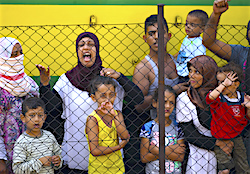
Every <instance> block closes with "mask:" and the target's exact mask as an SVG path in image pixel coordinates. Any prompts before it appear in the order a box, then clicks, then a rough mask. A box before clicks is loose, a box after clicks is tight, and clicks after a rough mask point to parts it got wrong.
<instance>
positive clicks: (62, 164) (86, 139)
mask: <svg viewBox="0 0 250 174" xmlns="http://www.w3.org/2000/svg"><path fill="white" fill-rule="evenodd" d="M228 6H229V3H228V1H227V0H215V1H214V3H213V12H212V14H211V16H210V18H209V17H208V15H207V13H206V12H205V11H203V10H193V11H191V12H189V13H188V15H187V19H186V24H185V31H186V34H187V35H186V37H185V38H184V40H183V42H182V45H181V48H180V51H179V52H178V53H176V54H175V55H171V54H169V53H167V43H168V42H169V40H170V38H171V33H170V32H169V28H168V24H167V21H166V20H165V19H164V18H163V24H164V30H165V32H164V48H165V52H166V54H165V56H164V58H163V59H164V84H165V87H164V108H165V109H164V117H165V173H172V174H184V173H185V174H193V173H209V174H229V173H236V174H238V173H239V174H243V173H249V174H250V167H249V163H250V130H249V127H250V126H249V119H250V80H249V74H250V68H249V67H248V62H249V61H250V47H244V46H242V45H229V44H227V43H224V42H222V41H220V40H217V39H216V33H217V26H218V24H219V20H220V17H221V15H222V13H224V12H225V11H227V9H228ZM157 19H158V15H151V16H149V17H147V18H146V20H145V33H144V35H143V39H144V41H145V42H146V43H147V44H148V46H149V54H148V55H146V56H145V58H143V59H142V60H141V61H140V62H139V63H138V64H137V65H136V67H135V70H134V74H133V79H132V80H129V79H128V78H127V77H126V76H124V75H123V74H122V73H120V72H117V71H116V70H114V69H111V68H105V67H103V66H102V59H101V56H100V44H99V39H98V38H97V36H96V35H95V34H93V33H90V32H84V33H81V34H79V36H78V37H77V39H76V42H75V43H76V55H77V59H78V63H77V65H76V66H75V67H74V68H73V69H71V70H69V71H67V72H66V73H64V74H62V75H61V76H60V77H59V79H58V81H57V82H56V84H55V85H54V86H53V87H51V86H50V79H51V76H50V69H49V67H47V68H46V67H44V66H43V65H40V64H37V65H36V67H37V69H38V70H39V72H40V84H39V86H38V85H37V84H36V82H35V81H34V80H32V78H31V77H29V76H28V75H27V74H26V73H25V72H24V65H23V60H24V54H23V52H22V46H21V44H20V42H19V41H18V40H17V39H14V38H10V37H3V38H0V66H1V67H0V123H1V126H0V173H3V174H12V173H16V174H19V173H20V174H23V173H27V174H28V173H58V174H70V173H72V174H74V173H76V174H87V173H90V174H91V173H115V174H116V173H121V174H123V173H142V174H143V173H147V174H154V173H159V171H160V165H159V153H160V151H159V144H160V140H159V124H160V123H159V117H160V115H159V101H158V95H159V90H158V78H159V71H158V46H159V45H158V21H157ZM202 33H203V38H202V37H201V34H202ZM246 38H247V40H248V41H249V44H250V21H249V23H248V27H247V33H246ZM206 48H207V49H209V50H211V51H212V52H214V53H215V54H216V55H218V56H219V57H220V58H222V59H225V60H226V61H228V64H227V65H225V66H223V67H218V66H217V64H216V62H215V61H214V60H213V59H212V58H211V57H209V56H207V55H206ZM132 123H133V124H132ZM131 125H133V126H131ZM131 147H133V148H131ZM133 149H136V150H133Z"/></svg>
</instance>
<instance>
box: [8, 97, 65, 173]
mask: <svg viewBox="0 0 250 174" xmlns="http://www.w3.org/2000/svg"><path fill="white" fill-rule="evenodd" d="M44 110H45V104H44V102H43V100H42V99H40V98H37V97H32V98H27V99H25V100H24V102H23V103H22V114H21V115H20V117H21V120H22V122H23V123H25V124H26V128H27V129H26V131H25V132H24V133H23V134H22V135H21V136H20V137H19V138H18V139H17V141H16V143H15V146H14V151H13V171H14V173H15V174H24V173H26V174H29V173H39V174H45V173H46V174H48V173H50V174H53V173H54V169H59V168H60V167H61V166H62V160H61V152H62V150H61V148H60V145H59V144H58V143H57V141H56V139H55V137H54V135H53V134H52V133H50V132H49V131H46V130H42V129H41V128H42V126H43V123H44V121H45V119H46V117H47V116H46V114H45V113H44Z"/></svg>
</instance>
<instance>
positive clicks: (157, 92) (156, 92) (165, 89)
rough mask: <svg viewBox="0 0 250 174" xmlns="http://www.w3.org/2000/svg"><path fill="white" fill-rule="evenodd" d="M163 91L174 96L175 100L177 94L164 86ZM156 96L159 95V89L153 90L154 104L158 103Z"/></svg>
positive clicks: (169, 87)
mask: <svg viewBox="0 0 250 174" xmlns="http://www.w3.org/2000/svg"><path fill="white" fill-rule="evenodd" d="M165 91H168V92H170V93H172V94H174V96H175V98H176V97H177V94H176V92H175V90H174V89H173V88H172V87H171V86H169V85H165V86H164V92H165ZM158 94H159V88H157V89H156V90H155V92H154V95H153V100H154V101H155V102H157V101H158Z"/></svg>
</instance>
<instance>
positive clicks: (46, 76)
mask: <svg viewBox="0 0 250 174" xmlns="http://www.w3.org/2000/svg"><path fill="white" fill-rule="evenodd" d="M36 67H37V69H38V70H39V72H40V81H41V83H42V85H43V86H47V85H49V81H50V70H49V67H48V68H47V69H46V68H45V67H44V66H42V65H40V64H38V65H36Z"/></svg>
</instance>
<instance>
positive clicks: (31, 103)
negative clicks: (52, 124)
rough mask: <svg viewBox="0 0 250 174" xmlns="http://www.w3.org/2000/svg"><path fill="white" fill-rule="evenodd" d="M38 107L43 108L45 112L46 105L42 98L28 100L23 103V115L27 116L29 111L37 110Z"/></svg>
mask: <svg viewBox="0 0 250 174" xmlns="http://www.w3.org/2000/svg"><path fill="white" fill-rule="evenodd" d="M38 107H42V108H43V110H44V112H45V103H44V101H43V100H42V99H41V98H38V97H29V98H26V99H25V100H24V101H23V103H22V114H23V115H24V116H25V114H26V112H28V110H30V109H37V108H38Z"/></svg>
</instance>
